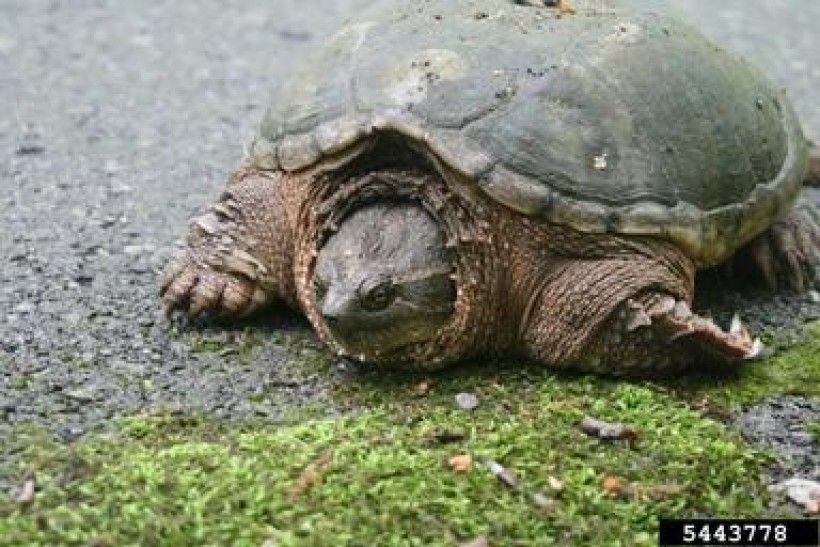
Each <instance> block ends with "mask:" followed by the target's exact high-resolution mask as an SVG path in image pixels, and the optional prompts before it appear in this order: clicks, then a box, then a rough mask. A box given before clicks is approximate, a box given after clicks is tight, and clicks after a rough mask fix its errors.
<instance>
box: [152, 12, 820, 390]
mask: <svg viewBox="0 0 820 547" xmlns="http://www.w3.org/2000/svg"><path fill="white" fill-rule="evenodd" d="M537 4H538V3H537V2H515V1H512V0H481V1H480V2H475V1H474V0H428V1H426V2H423V3H417V2H385V3H381V4H380V5H379V6H376V7H375V8H373V9H370V10H369V11H364V12H362V13H361V14H359V15H358V16H357V20H356V21H355V22H353V23H350V24H347V25H346V26H344V27H343V28H341V29H340V30H339V31H337V32H336V33H335V34H333V35H331V36H329V37H327V39H326V40H325V41H324V42H323V43H322V44H321V45H319V46H317V47H316V48H315V50H314V51H312V52H311V53H309V54H308V55H306V56H305V58H304V59H302V60H301V62H299V63H298V64H297V66H296V68H294V69H293V71H292V72H291V73H290V74H289V75H288V77H287V78H286V79H284V80H283V83H282V84H281V85H280V86H278V88H277V89H276V90H275V92H274V98H273V99H272V101H271V103H270V106H269V108H268V109H267V111H266V113H265V115H264V117H263V119H262V121H261V123H260V124H259V127H258V130H257V131H256V134H255V135H254V137H253V140H252V142H251V143H250V145H249V146H248V147H246V153H245V156H244V158H243V160H242V162H241V164H240V165H239V167H238V169H237V170H236V171H235V172H233V173H232V174H231V175H230V176H229V178H228V181H227V185H226V188H225V190H224V191H223V192H222V194H221V196H220V197H219V198H218V200H217V201H216V203H215V204H214V205H212V206H211V207H209V208H208V209H207V210H206V211H205V212H204V213H203V214H201V215H199V216H197V217H196V218H194V219H193V220H192V221H191V223H190V227H189V233H188V235H187V239H186V244H185V247H184V248H183V249H181V250H180V252H179V254H177V255H176V256H175V257H174V258H173V259H172V260H171V261H170V263H169V265H168V268H167V270H166V272H165V274H164V275H163V277H162V280H161V287H160V295H161V298H162V301H163V305H164V307H165V309H166V310H167V311H168V312H169V313H170V312H174V311H178V312H183V313H187V315H188V316H190V317H201V316H204V317H210V318H216V319H218V320H223V321H224V319H225V318H228V319H230V318H232V317H243V316H246V315H249V314H251V313H255V312H258V311H259V310H262V309H269V308H275V307H277V306H284V307H290V308H294V309H296V310H299V311H301V312H302V313H303V314H304V316H306V318H307V320H308V321H309V322H310V324H311V326H312V327H313V329H314V330H315V331H316V333H317V336H318V338H319V339H320V340H321V341H322V342H323V343H324V344H325V345H327V346H328V347H329V348H330V350H331V351H333V352H334V353H336V354H338V355H339V356H343V357H346V358H349V359H351V360H354V361H356V360H357V361H361V362H364V363H368V364H370V365H374V366H385V367H387V366H397V367H410V368H420V369H435V368H440V367H444V366H446V365H448V364H451V363H454V362H457V361H460V360H464V359H466V358H468V357H476V356H498V355H510V356H513V355H514V356H517V357H520V358H523V359H526V360H529V361H535V362H538V363H543V364H544V365H547V366H551V367H556V368H574V369H579V370H583V371H591V372H598V373H603V374H615V375H629V374H635V375H656V374H666V373H671V372H680V371H682V370H685V369H688V368H692V367H707V368H709V367H712V368H717V369H720V368H727V367H728V368H732V367H734V366H736V365H738V364H739V363H741V362H743V361H744V360H746V359H750V358H754V357H756V356H758V355H760V353H761V351H762V344H761V343H760V341H759V339H757V338H754V337H753V336H752V333H751V332H750V329H749V328H748V327H747V326H746V325H745V324H744V323H743V322H742V321H741V320H739V319H738V318H737V317H736V318H735V319H734V320H733V321H732V323H731V325H727V326H725V327H721V326H720V325H718V324H716V323H715V322H714V321H713V320H711V319H709V318H707V317H704V316H701V315H699V314H698V313H696V311H693V307H692V306H693V305H692V302H693V295H694V279H695V275H696V272H698V271H700V270H703V269H707V268H712V267H715V266H719V265H726V264H736V266H735V267H734V268H733V271H734V274H733V275H734V276H736V277H738V278H740V277H743V278H753V279H754V278H759V279H763V280H768V281H769V282H770V283H772V284H773V285H775V286H777V287H786V288H789V289H795V290H807V289H809V288H811V287H815V286H816V284H817V271H818V268H817V266H818V257H819V256H820V217H819V216H818V213H817V210H816V207H813V206H812V205H811V204H810V203H809V202H808V201H807V200H805V199H804V198H803V197H801V196H804V194H805V192H807V191H808V190H805V191H804V189H803V188H804V180H805V179H807V177H808V173H809V167H808V166H809V164H810V159H809V158H810V157H811V156H812V153H811V145H810V143H809V141H808V140H807V139H806V137H805V136H804V134H803V132H802V129H801V126H800V123H799V121H798V119H797V116H796V114H795V111H794V109H793V107H792V106H791V104H790V103H789V100H788V98H787V97H786V96H785V94H784V92H783V91H782V90H780V89H778V88H777V87H776V86H775V85H774V84H773V83H771V82H770V81H769V80H768V79H767V78H766V77H765V76H764V75H763V74H762V73H761V72H760V71H759V70H758V69H756V68H755V67H754V66H752V64H751V63H750V62H748V61H747V60H744V59H742V58H740V57H737V56H735V55H734V54H732V53H730V52H728V51H726V50H724V49H722V48H721V47H719V46H717V45H715V44H714V43H713V42H711V41H710V40H709V39H707V38H706V37H704V36H703V35H702V34H700V33H699V32H698V31H697V30H695V29H693V28H691V27H690V26H688V25H686V24H684V23H683V22H680V21H678V20H676V19H673V18H669V17H666V16H663V15H660V14H657V13H653V12H651V11H642V10H635V9H631V8H630V7H628V6H627V5H626V4H625V3H619V2H608V3H606V4H602V3H600V2H594V1H589V2H581V1H579V2H575V6H574V9H573V10H567V9H565V8H564V7H562V8H561V9H560V10H557V9H551V8H549V7H547V6H539V5H537ZM815 165H816V164H815Z"/></svg>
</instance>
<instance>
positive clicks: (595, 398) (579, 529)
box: [0, 323, 820, 545]
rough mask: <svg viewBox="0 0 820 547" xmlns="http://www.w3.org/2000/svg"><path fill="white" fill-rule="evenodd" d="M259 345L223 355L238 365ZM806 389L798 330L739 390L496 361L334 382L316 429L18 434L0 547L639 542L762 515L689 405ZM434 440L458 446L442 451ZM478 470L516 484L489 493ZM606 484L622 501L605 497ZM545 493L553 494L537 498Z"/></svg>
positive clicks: (295, 341)
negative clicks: (464, 404)
mask: <svg viewBox="0 0 820 547" xmlns="http://www.w3.org/2000/svg"><path fill="white" fill-rule="evenodd" d="M243 336H247V338H243ZM263 338H264V337H263V336H261V335H260V334H259V333H254V332H252V333H250V334H247V335H246V334H244V333H243V334H241V335H239V337H238V338H235V339H231V340H227V341H226V342H225V343H226V344H228V346H227V347H232V348H236V349H237V352H238V353H240V355H242V354H245V355H246V356H248V357H249V356H251V355H252V354H254V352H255V348H257V347H258V346H259V345H261V344H263V343H269V341H267V342H266V341H265V340H263ZM246 340H247V341H246ZM277 344H282V345H287V346H288V347H289V348H290V349H291V350H292V351H294V352H295V353H296V354H298V355H300V356H301V359H300V361H303V362H304V363H303V364H304V366H305V368H306V369H309V370H310V372H311V373H318V374H327V373H328V371H329V368H330V366H331V362H332V360H331V359H330V358H329V357H327V356H326V354H325V353H324V352H321V351H316V350H315V349H314V348H313V347H312V342H311V341H310V340H308V339H304V340H303V339H302V338H301V337H299V336H291V335H284V336H283V338H282V339H280V340H279V341H278V342H277ZM224 349H225V346H224V345H223V346H221V347H220V348H217V347H214V348H210V347H209V348H207V349H206V350H205V351H224ZM818 378H820V323H815V324H814V325H812V326H810V328H809V336H808V340H807V341H806V342H805V343H804V344H802V345H800V346H796V347H792V348H790V349H787V350H785V351H781V352H779V353H777V354H776V355H775V356H774V357H771V358H769V359H767V360H765V361H762V362H758V363H749V364H746V365H745V366H743V367H741V368H740V370H739V371H738V372H737V373H736V374H723V375H718V376H714V375H712V376H710V375H705V374H704V375H693V376H688V377H686V378H684V379H681V380H670V381H666V382H625V381H618V380H615V379H607V378H597V377H592V376H584V375H559V374H555V373H553V372H550V371H549V370H547V369H545V368H543V367H535V366H529V367H522V366H521V365H520V364H519V363H513V362H505V363H494V362H489V363H485V364H483V365H473V366H469V365H467V366H462V367H459V368H457V369H453V370H449V371H446V372H443V373H440V374H435V375H430V376H427V377H425V376H421V375H418V374H400V373H391V374H384V373H366V372H364V371H359V373H356V374H351V375H338V376H337V377H336V380H335V382H334V387H333V389H332V393H331V398H332V399H333V400H334V404H335V406H337V407H338V408H342V409H345V408H346V409H348V410H350V411H351V412H349V413H348V414H347V415H345V416H343V417H338V418H334V419H326V418H322V419H316V418H315V417H316V416H317V415H321V414H322V412H326V410H325V409H322V408H310V409H309V411H307V412H303V411H299V412H297V411H294V413H293V414H292V415H291V416H289V417H288V419H287V420H286V421H280V422H277V423H271V422H263V421H256V422H245V423H223V422H214V421H212V420H207V419H204V418H201V417H190V416H189V417H179V416H176V417H168V416H165V417H163V416H158V417H157V416H154V417H144V416H143V417H140V416H137V417H132V418H128V419H124V420H121V421H120V422H119V428H118V429H117V432H116V433H114V434H107V435H97V436H92V437H89V438H87V439H85V440H83V441H82V442H79V443H77V444H74V445H61V444H58V443H54V442H53V441H49V440H48V439H47V437H45V436H43V435H42V434H41V432H38V431H36V430H24V429H19V428H18V430H17V431H16V432H15V433H16V434H15V435H14V436H13V437H12V438H13V439H14V442H12V443H11V444H7V445H6V446H7V447H12V448H10V449H8V450H7V451H6V452H7V454H12V453H13V454H14V458H13V460H12V459H8V458H7V459H6V461H13V462H14V466H13V467H12V468H8V465H7V468H6V469H0V477H2V476H10V477H12V479H13V481H12V482H14V483H17V484H19V483H21V482H22V481H23V479H24V477H26V476H29V475H31V474H33V475H34V476H35V477H36V478H37V484H38V492H37V496H36V498H35V500H34V502H33V503H32V504H30V505H25V506H21V505H19V504H18V503H16V502H14V501H12V500H11V498H10V497H9V495H8V494H6V493H0V538H3V539H0V544H3V543H4V542H5V543H6V544H10V545H18V544H26V545H37V544H40V545H53V544H88V543H93V542H96V543H95V544H97V545H124V544H140V545H153V544H164V545H188V544H197V545H199V544H210V545H222V544H238V545H259V544H261V543H263V542H264V541H265V540H272V541H273V543H272V544H276V545H291V544H300V545H303V544H308V545H311V544H317V545H343V544H349V545H439V544H440V545H455V544H458V543H459V542H460V541H463V540H466V539H469V538H472V537H475V536H477V535H487V536H488V537H489V538H490V540H491V542H494V544H510V545H516V544H520V545H528V544H533V543H537V544H549V543H551V542H556V543H562V544H590V545H653V544H654V543H655V537H654V534H655V531H656V527H657V518H658V517H659V516H661V515H675V516H683V515H704V514H705V515H732V516H736V517H742V516H761V515H764V514H766V511H767V510H766V501H767V492H766V489H765V488H764V487H763V486H762V484H761V483H760V478H759V477H760V476H761V469H762V466H763V465H764V464H765V463H766V461H767V459H768V458H767V456H766V455H764V454H762V453H759V452H756V451H754V450H752V449H751V448H750V447H749V446H747V445H746V444H744V443H743V441H742V440H741V439H740V438H739V436H738V435H737V434H736V433H734V432H732V431H730V430H727V428H726V427H725V426H724V425H722V424H721V423H720V422H719V421H715V420H713V419H711V418H709V417H707V416H705V415H704V413H703V412H701V411H699V410H696V407H695V406H694V405H692V404H691V403H692V401H698V402H700V401H701V400H702V399H703V398H707V399H709V400H710V401H712V404H717V405H722V406H724V407H727V408H728V407H729V406H731V405H735V404H738V403H748V402H752V401H754V400H757V399H759V398H762V397H765V396H768V395H771V394H776V393H783V392H798V393H807V394H815V395H816V394H818V391H820V385H818V383H819V382H818V381H817V380H818ZM461 391H470V392H472V393H475V394H476V395H477V396H478V397H479V399H480V401H481V405H480V406H479V408H478V409H477V410H476V411H474V412H466V411H463V410H460V409H458V408H456V406H455V404H454V402H453V400H454V396H455V394H456V393H458V392H461ZM698 408H700V407H698ZM362 409H366V410H362ZM707 410H708V409H707ZM587 414H589V415H593V416H595V417H598V418H601V419H606V420H614V421H623V422H627V423H630V424H633V425H634V426H635V427H636V428H637V429H638V431H639V432H640V438H639V440H638V441H637V442H635V443H632V444H625V443H614V444H608V443H602V442H600V441H598V440H596V439H592V438H589V437H587V436H585V435H584V434H583V433H581V432H580V431H579V430H578V423H579V422H580V420H581V418H582V417H583V416H584V415H587ZM306 420H307V421H306ZM812 431H814V432H815V434H817V433H818V431H820V428H818V426H817V424H815V425H814V426H812ZM442 433H448V434H452V435H450V437H453V438H455V439H456V440H455V441H454V442H450V443H441V442H439V441H440V439H441V438H442V437H443V436H444V437H446V436H447V435H442ZM459 453H468V454H470V455H471V456H472V458H473V467H472V469H471V471H470V472H468V473H466V474H458V473H455V472H453V471H452V470H451V469H450V468H449V467H448V465H447V463H446V462H447V458H448V457H450V456H452V455H454V454H459ZM488 459H491V460H495V461H498V462H501V463H502V464H503V465H504V466H506V467H507V468H508V469H509V470H510V471H511V472H512V473H514V474H515V476H516V477H517V478H518V480H519V482H520V484H521V485H522V486H523V488H522V489H521V490H513V489H509V488H507V487H505V486H504V485H502V484H501V483H500V482H499V481H498V480H497V479H496V478H495V477H494V476H493V475H492V474H491V473H490V472H489V471H488V470H487V469H486V467H485V465H484V463H483V462H484V461H485V460H488ZM0 461H2V459H0ZM306 470H308V471H307V472H306ZM311 470H312V471H311ZM311 473H312V474H313V475H312V476H313V477H314V479H315V483H314V484H310V481H309V480H306V477H308V476H311ZM608 475H614V476H617V477H620V478H621V481H622V483H623V484H626V485H631V484H633V483H634V485H637V486H634V487H630V488H628V489H627V490H628V493H627V494H625V495H620V496H619V495H613V494H610V493H607V492H606V491H605V490H604V489H603V488H602V485H601V481H602V479H603V478H604V477H605V476H608ZM551 477H554V478H558V479H559V480H560V481H562V482H563V483H564V488H563V490H562V491H560V492H555V491H553V490H551V488H550V486H549V483H550V478H551ZM300 484H301V486H298V485H300ZM670 485H674V486H675V488H672V489H669V488H668V487H669V486H670ZM536 492H543V493H545V494H546V495H547V496H548V497H550V498H554V504H553V505H552V508H551V510H549V511H545V510H543V509H541V508H539V507H537V506H536V504H535V503H534V502H533V500H532V497H531V496H532V494H533V493H536Z"/></svg>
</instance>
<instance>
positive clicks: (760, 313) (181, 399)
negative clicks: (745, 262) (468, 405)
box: [0, 0, 820, 440]
mask: <svg viewBox="0 0 820 547" xmlns="http://www.w3.org/2000/svg"><path fill="white" fill-rule="evenodd" d="M635 1H636V2H639V3H641V4H649V5H652V6H653V7H657V8H658V9H659V10H662V11H669V10H672V11H675V12H677V13H679V15H681V16H682V17H683V18H684V19H687V20H689V21H690V22H692V23H693V24H695V25H696V26H698V27H700V28H701V29H703V31H704V32H705V33H706V34H708V35H709V36H711V37H713V38H714V39H716V40H717V41H719V42H720V43H722V44H724V45H726V46H727V47H729V48H730V49H733V50H735V51H737V52H739V53H741V54H743V55H745V56H747V57H748V58H750V59H752V60H753V61H755V62H756V63H758V64H759V65H760V66H761V67H762V68H764V70H766V71H767V72H768V73H769V74H770V75H771V77H772V78H774V79H775V80H776V81H778V82H779V83H780V84H782V85H783V86H784V87H786V88H787V91H788V93H789V95H790V96H791V97H792V99H793V100H794V102H795V104H796V107H797V110H798V112H799V114H800V116H801V117H802V119H803V120H804V124H805V129H806V133H807V134H808V135H809V136H810V137H811V138H813V139H814V140H816V141H818V142H820V101H818V100H817V90H818V89H820V65H818V63H817V57H816V55H817V51H820V34H818V33H817V31H816V21H818V20H820V2H815V1H813V0H802V1H797V0H780V1H775V0H767V1H762V0H759V1H754V2H753V1H749V0H731V1H724V2H720V3H719V4H717V3H715V2H711V1H709V0H699V1H691V0H690V1H689V2H685V3H675V2H672V1H671V0H668V1H660V0H635ZM371 3H372V0H341V1H334V2H324V3H311V4H310V7H309V8H307V7H305V6H306V4H305V3H301V2H299V1H298V0H278V1H277V2H275V3H274V2H264V1H261V0H250V1H241V2H240V1H238V0H230V1H216V0H204V1H197V2H193V1H181V2H162V1H159V0H151V1H149V0H145V1H141V2H115V1H113V0H76V1H74V2H70V3H68V2H57V1H46V0H5V1H2V2H0V188H2V192H0V218H2V221H0V222H2V224H0V226H2V230H0V249H2V253H0V260H2V263H1V264H2V266H0V437H2V435H3V430H4V428H5V429H6V431H9V428H10V427H13V426H15V425H16V424H22V423H29V422H34V423H36V424H41V425H45V426H47V427H48V428H49V429H50V430H52V431H54V432H55V433H56V434H58V435H59V436H60V437H62V438H64V439H67V440H71V439H74V438H77V437H78V436H80V435H82V434H83V433H84V432H86V431H88V430H89V429H90V428H92V427H94V426H95V425H98V424H101V423H105V422H106V421H107V420H109V419H110V418H111V417H113V416H117V415H125V414H131V413H135V412H152V411H158V410H169V409H170V410H172V411H173V410H178V411H184V412H189V411H201V412H204V413H206V414H208V415H212V416H216V417H230V418H241V417H244V416H252V415H255V416H259V415H262V416H279V415H281V414H282V413H286V412H289V411H290V410H292V409H293V408H298V407H303V406H306V405H322V406H323V407H325V408H329V409H333V408H335V405H336V403H335V402H334V401H332V400H331V399H330V398H329V396H328V394H327V390H326V389H325V388H326V386H327V385H328V382H332V381H333V375H334V374H337V373H338V374H341V373H342V372H340V370H341V368H342V367H337V366H334V364H333V363H332V362H330V363H328V364H329V366H327V367H325V369H327V370H330V371H331V372H330V374H328V373H324V374H319V373H318V372H311V371H310V370H306V367H305V365H304V362H305V360H309V361H310V360H312V361H317V362H327V361H329V360H330V358H329V357H328V356H327V355H326V354H324V352H323V351H322V350H321V349H320V348H319V347H318V346H317V345H316V342H315V341H314V339H313V338H312V336H311V335H310V334H309V332H308V330H307V329H306V327H305V324H304V323H303V322H302V321H301V320H300V319H299V318H298V317H296V316H294V315H292V314H271V315H269V316H265V317H263V318H260V319H258V320H256V321H255V322H254V323H253V324H249V323H245V324H240V325H232V326H230V327H228V328H224V329H223V328H213V329H206V330H205V331H194V332H183V333H179V332H178V329H176V328H175V327H174V326H173V325H171V326H169V325H168V324H166V323H165V322H164V321H163V320H162V319H161V318H160V316H159V315H158V302H157V297H156V292H157V275H158V273H159V271H160V270H161V269H162V267H163V265H164V264H165V262H166V260H167V259H168V257H169V256H170V255H171V254H172V253H173V251H174V249H175V245H176V244H177V243H178V241H179V240H180V238H181V237H182V236H183V234H184V232H185V229H186V228H185V227H186V221H187V219H188V218H189V217H191V216H192V215H194V214H195V213H196V212H198V211H200V210H201V209H202V208H203V207H204V206H205V205H206V204H207V203H208V202H210V201H211V200H212V199H213V198H214V197H215V196H216V195H217V194H218V193H219V191H220V189H221V188H222V186H223V182H224V179H225V176H226V175H227V174H228V173H229V172H230V170H231V169H232V168H234V167H235V166H236V165H237V164H238V162H239V160H240V158H241V156H242V153H243V146H244V145H245V143H247V142H248V140H249V138H250V136H251V134H252V132H253V128H254V126H255V124H256V123H257V121H258V119H259V118H261V116H262V113H263V110H264V107H265V104H266V101H267V98H268V96H269V92H270V90H271V89H273V88H274V87H275V86H276V85H278V83H279V81H280V80H281V79H282V78H284V77H285V76H286V75H287V72H288V68H289V67H290V66H291V64H292V63H293V62H294V61H295V60H296V59H297V58H298V56H299V54H300V53H301V52H303V51H304V50H305V48H307V47H310V45H311V44H313V43H315V42H317V41H318V40H321V38H322V36H324V35H326V34H327V33H328V32H330V31H332V30H333V29H335V28H336V27H338V26H340V25H342V24H343V23H345V22H346V21H354V20H355V19H356V17H357V16H358V14H359V13H360V11H361V10H362V9H363V8H364V7H366V6H367V5H369V4H371ZM317 6H318V7H317ZM710 302H711V303H710ZM704 305H706V306H714V307H715V313H716V314H717V315H721V314H724V315H725V314H727V313H730V312H732V311H734V310H735V309H741V310H742V311H744V313H745V315H746V316H747V317H750V318H751V320H752V323H753V324H755V325H758V326H760V325H762V324H765V323H769V324H770V325H771V324H773V325H774V326H783V325H787V324H788V325H793V324H795V323H799V322H800V321H802V320H804V319H805V318H807V317H812V316H814V317H817V316H818V315H820V305H818V304H817V303H812V302H810V301H809V300H807V299H806V298H803V297H800V298H795V297H785V296H782V297H775V298H769V297H761V296H755V297H754V298H747V297H745V296H742V295H740V294H738V293H732V292H730V291H721V290H718V291H716V295H715V297H714V300H712V301H708V302H706V303H705V304H704ZM202 348H220V349H219V351H201V349H202ZM325 369H323V370H325ZM806 408H809V409H814V410H812V412H814V415H815V416H816V415H817V408H818V407H817V406H816V405H814V406H812V405H808V406H807V407H806Z"/></svg>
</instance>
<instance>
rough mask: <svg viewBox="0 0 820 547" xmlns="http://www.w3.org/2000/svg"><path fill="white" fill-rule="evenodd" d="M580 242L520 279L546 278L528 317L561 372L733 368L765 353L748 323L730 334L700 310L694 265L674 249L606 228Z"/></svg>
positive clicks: (530, 331) (531, 348)
mask: <svg viewBox="0 0 820 547" xmlns="http://www.w3.org/2000/svg"><path fill="white" fill-rule="evenodd" d="M576 239H577V238H576ZM584 244H587V245H588V247H586V248H585V247H584ZM575 247H576V248H577V250H578V256H576V257H567V256H566V255H565V256H564V257H563V258H556V259H553V260H546V261H543V263H542V264H530V265H529V267H530V268H532V269H533V271H532V272H528V273H527V272H525V273H524V274H521V275H518V276H517V278H519V279H541V280H545V281H544V284H543V285H542V286H541V287H539V288H537V290H536V291H532V293H533V300H532V303H531V304H529V305H528V306H527V310H529V311H528V312H527V313H526V314H525V316H524V319H523V332H522V336H521V341H522V344H523V350H524V353H525V355H526V356H527V357H529V358H532V359H535V360H536V361H540V362H543V363H545V364H548V365H551V366H556V367H562V368H578V369H581V370H587V371H593V372H599V373H606V374H617V375H633V376H662V375H668V374H670V373H673V372H678V371H680V370H683V369H687V368H696V367H700V368H706V367H714V366H717V368H718V370H727V369H733V368H734V365H735V364H737V363H739V362H741V361H743V360H744V359H747V358H751V357H754V356H756V355H757V354H759V352H760V351H761V349H762V348H761V346H760V343H759V342H756V341H755V340H754V339H752V337H751V336H750V335H749V332H748V331H747V330H746V329H745V328H744V327H743V326H742V324H741V323H740V321H739V320H737V321H733V325H732V327H731V328H730V329H728V330H724V329H721V328H720V327H719V326H718V325H716V324H715V323H714V322H712V321H711V320H709V319H707V318H704V317H701V316H698V315H697V314H695V313H693V312H692V310H691V308H690V306H689V303H690V302H691V299H692V294H693V292H694V288H693V284H694V283H693V279H694V275H695V267H694V264H693V263H692V261H691V259H689V258H688V257H687V256H686V255H685V254H684V253H682V252H681V251H680V250H679V249H677V248H676V247H674V245H672V244H670V243H667V242H663V241H660V240H653V239H650V238H626V237H617V238H615V237H610V236H601V235H600V234H598V235H597V240H596V238H594V237H592V236H590V235H587V236H583V237H582V240H581V241H575ZM535 272H539V275H535ZM527 294H529V292H528V293H527Z"/></svg>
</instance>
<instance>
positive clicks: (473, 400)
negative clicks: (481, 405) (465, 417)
mask: <svg viewBox="0 0 820 547" xmlns="http://www.w3.org/2000/svg"><path fill="white" fill-rule="evenodd" d="M456 405H458V408H460V409H461V410H475V409H476V408H478V397H476V396H475V395H474V394H473V393H459V394H458V395H456Z"/></svg>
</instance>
